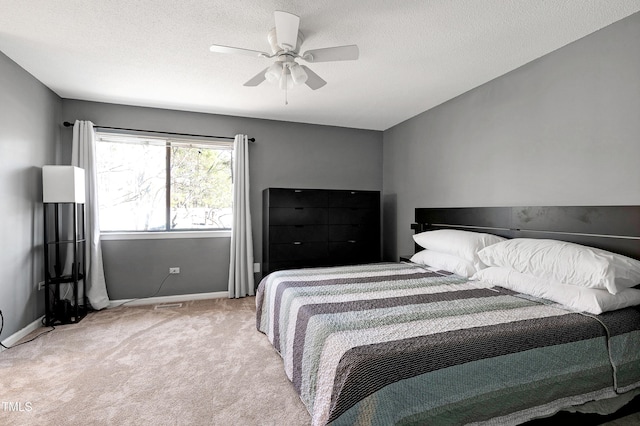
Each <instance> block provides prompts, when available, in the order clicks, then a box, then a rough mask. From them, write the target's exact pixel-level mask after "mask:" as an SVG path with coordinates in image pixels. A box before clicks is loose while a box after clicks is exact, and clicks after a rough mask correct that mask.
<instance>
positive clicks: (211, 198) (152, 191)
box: [96, 132, 233, 232]
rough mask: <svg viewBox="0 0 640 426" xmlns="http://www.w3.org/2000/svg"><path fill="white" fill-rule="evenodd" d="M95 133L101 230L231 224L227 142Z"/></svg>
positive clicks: (227, 226) (206, 227) (230, 150)
mask: <svg viewBox="0 0 640 426" xmlns="http://www.w3.org/2000/svg"><path fill="white" fill-rule="evenodd" d="M96 135H97V150H96V160H97V166H98V201H99V202H100V230H101V231H103V232H113V231H179V230H215V229H230V228H231V222H232V216H231V202H232V189H233V184H232V182H231V166H232V161H231V159H232V153H233V144H232V143H231V142H221V141H210V140H201V139H176V138H163V137H156V136H148V135H137V134H116V133H106V132H97V133H96Z"/></svg>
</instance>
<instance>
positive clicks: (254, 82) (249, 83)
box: [243, 67, 269, 87]
mask: <svg viewBox="0 0 640 426" xmlns="http://www.w3.org/2000/svg"><path fill="white" fill-rule="evenodd" d="M268 69H269V67H267V68H265V69H263V70H262V71H260V72H259V73H258V74H256V75H255V77H253V78H252V79H251V80H249V81H247V82H246V83H245V84H243V86H248V87H254V86H257V85H258V84H260V83H262V82H263V81H264V80H265V76H264V73H266V72H267V70H268Z"/></svg>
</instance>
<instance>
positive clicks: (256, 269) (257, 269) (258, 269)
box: [253, 263, 260, 272]
mask: <svg viewBox="0 0 640 426" xmlns="http://www.w3.org/2000/svg"><path fill="white" fill-rule="evenodd" d="M253 272H260V264H259V263H254V264H253Z"/></svg>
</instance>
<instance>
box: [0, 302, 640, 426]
mask: <svg viewBox="0 0 640 426" xmlns="http://www.w3.org/2000/svg"><path fill="white" fill-rule="evenodd" d="M254 304H255V299H254V298H246V299H236V300H229V299H214V300H204V301H197V302H187V303H183V307H181V308H170V309H154V306H139V307H120V308H116V309H110V310H105V311H100V312H94V313H91V314H90V315H88V316H87V317H86V318H85V319H83V320H82V321H81V322H80V323H78V324H74V325H66V326H60V327H57V328H56V330H55V331H53V332H51V333H49V334H46V335H43V336H41V337H40V338H38V339H36V340H35V341H33V342H30V343H27V344H25V345H22V346H18V347H15V348H13V349H11V350H6V351H4V352H2V353H0V425H224V426H227V425H247V426H251V425H278V426H279V425H287V426H297V425H308V424H309V423H310V418H309V415H308V413H307V411H306V409H305V408H304V406H303V405H302V402H300V400H299V399H298V397H297V395H296V393H295V391H294V390H293V387H292V386H291V383H290V382H289V381H288V380H287V378H286V376H285V374H284V370H283V366H282V359H281V358H280V356H279V355H278V354H277V353H276V352H275V351H274V350H273V348H272V347H271V345H270V344H269V343H268V341H267V338H266V336H264V335H263V334H261V333H259V332H258V331H257V330H256V328H255V305H254ZM40 332H42V329H41V330H38V331H36V332H35V333H34V334H38V333H40ZM5 403H6V404H5ZM9 403H11V404H13V405H12V406H11V407H9V405H8V404H9ZM16 409H18V410H22V411H12V410H16ZM614 424H615V425H616V426H627V425H637V424H640V415H632V416H630V417H628V418H625V419H622V420H617V421H616V422H615V423H610V425H614Z"/></svg>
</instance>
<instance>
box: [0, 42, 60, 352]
mask: <svg viewBox="0 0 640 426" xmlns="http://www.w3.org/2000/svg"><path fill="white" fill-rule="evenodd" d="M60 111H61V100H60V98H59V97H58V96H56V95H55V94H54V93H53V92H52V91H51V90H49V89H48V88H46V87H45V86H44V85H43V84H42V83H40V82H39V81H38V80H36V79H35V78H33V77H32V76H31V75H30V74H29V73H27V72H26V71H25V70H24V69H22V68H20V67H19V66H18V65H17V64H16V63H15V62H13V61H12V60H11V59H9V58H8V57H7V56H5V55H4V54H3V53H1V52H0V197H2V203H0V217H2V221H1V222H0V243H1V245H2V247H1V248H0V271H2V278H1V279H0V309H1V310H2V313H3V315H4V330H3V332H2V335H1V336H0V341H2V340H4V339H6V338H7V337H9V336H10V335H12V334H13V333H15V332H17V331H19V330H20V329H22V328H24V327H25V326H27V325H28V324H29V323H31V322H33V321H34V320H36V319H37V318H38V317H40V316H41V315H43V314H44V292H42V291H41V292H38V291H37V283H38V282H39V281H43V280H44V267H43V262H42V257H43V255H42V253H43V252H42V239H43V238H42V171H41V170H42V169H41V167H42V166H43V165H45V164H55V162H56V147H57V144H58V138H59V134H60V132H59V127H60V126H59V122H60V117H61V115H60Z"/></svg>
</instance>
